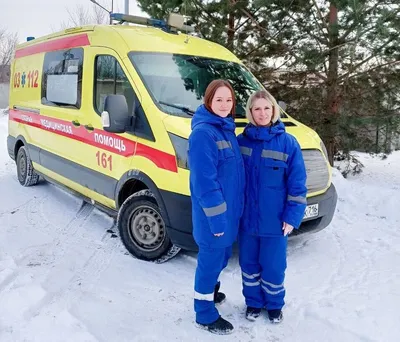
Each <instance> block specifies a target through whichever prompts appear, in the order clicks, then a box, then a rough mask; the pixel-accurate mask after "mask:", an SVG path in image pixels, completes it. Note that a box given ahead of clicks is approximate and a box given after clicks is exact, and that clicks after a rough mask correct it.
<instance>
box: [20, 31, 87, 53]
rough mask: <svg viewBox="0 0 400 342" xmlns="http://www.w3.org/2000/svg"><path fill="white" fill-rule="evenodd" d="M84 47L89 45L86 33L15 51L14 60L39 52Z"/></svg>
mask: <svg viewBox="0 0 400 342" xmlns="http://www.w3.org/2000/svg"><path fill="white" fill-rule="evenodd" d="M86 45H90V42H89V37H88V35H87V34H86V33H82V34H78V35H75V36H70V37H64V38H59V39H53V40H49V41H47V42H43V43H38V44H35V45H31V46H27V47H24V48H21V49H19V50H17V51H15V58H21V57H25V56H30V55H34V54H36V53H41V52H50V51H56V50H63V49H71V48H75V47H79V46H86Z"/></svg>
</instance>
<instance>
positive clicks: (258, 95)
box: [246, 90, 280, 126]
mask: <svg viewBox="0 0 400 342" xmlns="http://www.w3.org/2000/svg"><path fill="white" fill-rule="evenodd" d="M257 99H265V100H267V101H268V102H271V104H272V109H273V113H272V117H271V122H272V123H275V122H277V121H278V120H279V117H280V110H279V105H278V103H277V102H276V100H275V98H274V97H273V96H272V95H271V94H270V93H269V92H268V91H266V90H257V91H255V92H254V93H253V94H251V95H250V97H249V99H248V100H247V105H246V117H247V120H249V122H251V123H252V124H253V125H254V126H257V124H256V122H255V121H254V118H253V115H252V114H251V109H252V108H253V105H254V102H255V100H257Z"/></svg>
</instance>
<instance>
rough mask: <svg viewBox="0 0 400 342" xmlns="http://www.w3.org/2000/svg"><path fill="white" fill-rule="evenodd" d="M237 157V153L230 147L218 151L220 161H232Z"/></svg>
mask: <svg viewBox="0 0 400 342" xmlns="http://www.w3.org/2000/svg"><path fill="white" fill-rule="evenodd" d="M234 157H235V152H233V149H232V148H230V147H227V148H224V149H221V150H219V151H218V159H219V160H222V161H223V160H226V159H230V158H234Z"/></svg>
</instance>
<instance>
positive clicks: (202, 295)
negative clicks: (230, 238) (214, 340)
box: [194, 247, 231, 324]
mask: <svg viewBox="0 0 400 342" xmlns="http://www.w3.org/2000/svg"><path fill="white" fill-rule="evenodd" d="M229 248H231V247H228V248H205V247H200V248H199V253H198V256H197V268H196V275H195V285H194V291H195V292H194V310H195V312H196V322H197V323H201V324H209V323H212V322H215V321H216V320H217V319H218V317H219V313H218V310H217V309H216V308H215V304H214V289H215V285H216V284H217V280H218V276H219V274H220V273H221V271H222V268H223V267H224V264H225V262H226V255H227V253H228V254H229ZM227 250H228V251H227Z"/></svg>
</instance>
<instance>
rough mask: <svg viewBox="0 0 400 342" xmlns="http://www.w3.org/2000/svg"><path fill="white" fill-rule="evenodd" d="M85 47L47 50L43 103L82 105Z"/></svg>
mask: <svg viewBox="0 0 400 342" xmlns="http://www.w3.org/2000/svg"><path fill="white" fill-rule="evenodd" d="M82 71H83V49H82V48H74V49H68V50H60V51H52V52H47V53H46V55H45V57H44V63H43V76H42V104H44V105H48V106H60V107H70V108H78V109H79V108H80V107H81V97H82Z"/></svg>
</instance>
